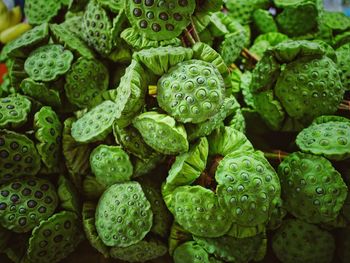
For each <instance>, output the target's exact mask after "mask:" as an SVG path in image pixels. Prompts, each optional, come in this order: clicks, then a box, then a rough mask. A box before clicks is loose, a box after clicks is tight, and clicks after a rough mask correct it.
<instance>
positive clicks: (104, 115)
mask: <svg viewBox="0 0 350 263" xmlns="http://www.w3.org/2000/svg"><path fill="white" fill-rule="evenodd" d="M119 116H120V110H119V107H118V105H117V104H115V103H114V102H112V101H108V100H107V101H104V102H102V103H101V104H100V105H98V106H96V107H94V108H93V109H92V110H90V111H89V112H87V113H85V114H84V115H83V117H81V118H80V119H78V120H77V121H76V122H74V123H73V124H72V137H73V138H74V139H75V140H76V141H77V142H80V143H90V142H96V141H102V140H104V139H105V138H106V136H107V135H108V134H109V133H110V132H111V131H112V125H113V122H114V121H115V119H117V118H118V117H119Z"/></svg>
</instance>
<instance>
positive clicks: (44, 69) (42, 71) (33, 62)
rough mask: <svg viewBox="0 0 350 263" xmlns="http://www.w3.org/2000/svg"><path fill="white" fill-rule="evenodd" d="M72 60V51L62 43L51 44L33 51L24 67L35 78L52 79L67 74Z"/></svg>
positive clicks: (38, 79)
mask: <svg viewBox="0 0 350 263" xmlns="http://www.w3.org/2000/svg"><path fill="white" fill-rule="evenodd" d="M72 61H73V54H72V52H70V51H69V50H65V49H64V47H63V46H61V45H54V44H49V45H45V46H41V47H39V48H37V49H36V50H34V51H33V52H31V53H30V55H29V57H28V58H27V59H26V62H25V64H24V69H25V71H26V72H27V74H28V75H29V76H30V77H31V78H32V79H33V80H36V81H52V80H56V79H57V78H58V77H59V76H61V75H63V74H65V73H66V72H67V71H68V70H69V68H70V66H71V63H72Z"/></svg>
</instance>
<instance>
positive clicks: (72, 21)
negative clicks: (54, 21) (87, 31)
mask: <svg viewBox="0 0 350 263" xmlns="http://www.w3.org/2000/svg"><path fill="white" fill-rule="evenodd" d="M72 1H75V0H72ZM84 1H85V0H84ZM68 14H72V16H68ZM83 16H84V14H83V13H82V12H79V13H70V11H68V12H67V13H66V17H65V18H66V19H65V20H64V22H63V23H60V25H61V26H62V27H64V28H65V29H67V30H69V31H70V32H72V33H74V34H75V35H76V36H78V37H79V38H80V39H83V37H82V34H83V31H84V29H83V23H82V22H81V21H82V20H83ZM83 40H84V39H83Z"/></svg>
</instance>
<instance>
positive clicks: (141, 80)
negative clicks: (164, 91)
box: [112, 60, 148, 128]
mask: <svg viewBox="0 0 350 263" xmlns="http://www.w3.org/2000/svg"><path fill="white" fill-rule="evenodd" d="M147 82H148V77H147V74H146V73H145V71H144V70H143V68H142V66H141V64H140V63H138V62H137V61H136V60H132V61H131V64H130V65H129V66H128V67H127V69H126V71H125V74H124V76H123V77H122V78H121V80H120V84H119V86H118V88H117V89H116V90H114V91H113V92H116V94H115V103H116V104H117V105H118V107H119V108H120V109H121V116H120V117H118V118H117V124H118V125H119V126H120V127H121V128H124V127H126V126H128V125H129V124H130V123H131V121H132V119H133V118H134V117H135V116H136V115H137V114H138V113H139V112H140V111H141V109H142V107H143V106H144V104H145V98H146V91H147V85H148V84H147ZM112 96H113V95H112Z"/></svg>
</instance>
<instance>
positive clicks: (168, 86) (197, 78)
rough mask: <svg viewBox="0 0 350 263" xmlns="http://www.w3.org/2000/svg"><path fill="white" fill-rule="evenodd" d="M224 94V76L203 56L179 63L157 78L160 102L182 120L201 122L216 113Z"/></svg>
mask: <svg viewBox="0 0 350 263" xmlns="http://www.w3.org/2000/svg"><path fill="white" fill-rule="evenodd" d="M185 79H186V81H185ZM179 80H180V81H179ZM194 91H195V92H194ZM224 97H225V86H224V80H223V78H222V76H221V75H220V73H219V71H218V70H217V68H216V67H215V66H213V65H212V64H210V63H207V62H204V61H200V60H189V61H185V62H182V63H179V64H177V65H176V66H175V67H172V68H171V69H170V70H169V71H168V73H166V74H164V75H163V76H162V77H161V78H160V79H159V81H158V94H157V101H158V104H159V106H160V107H161V108H162V109H164V110H165V111H166V112H167V113H168V114H170V115H171V116H173V117H174V118H175V119H176V120H177V121H180V122H183V123H187V122H191V123H200V122H203V121H205V120H207V119H208V118H210V117H211V116H213V115H215V114H216V113H217V112H218V111H219V109H220V106H221V105H222V103H223V101H224Z"/></svg>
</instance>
